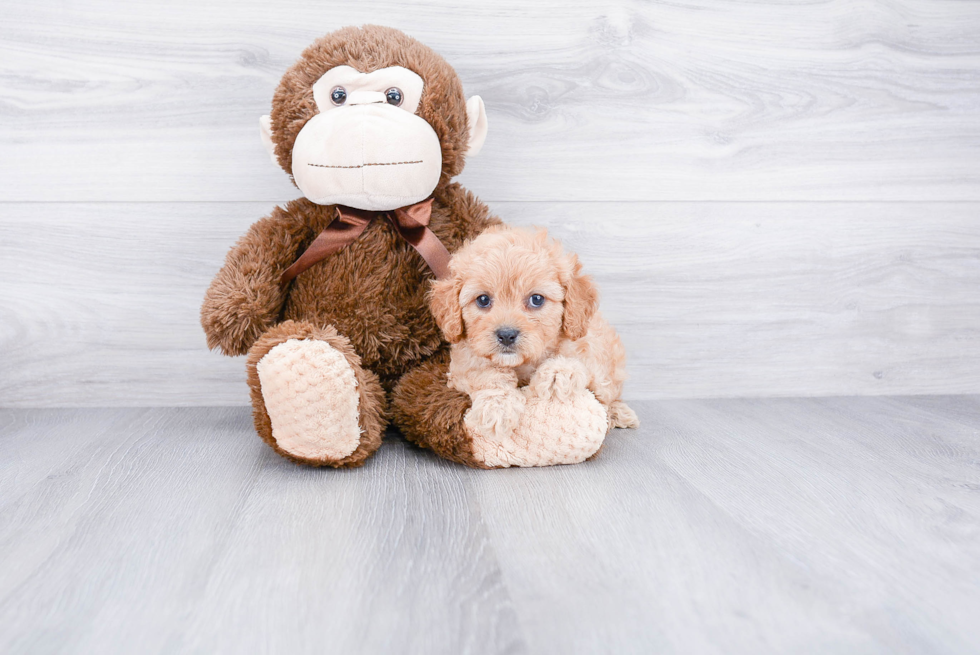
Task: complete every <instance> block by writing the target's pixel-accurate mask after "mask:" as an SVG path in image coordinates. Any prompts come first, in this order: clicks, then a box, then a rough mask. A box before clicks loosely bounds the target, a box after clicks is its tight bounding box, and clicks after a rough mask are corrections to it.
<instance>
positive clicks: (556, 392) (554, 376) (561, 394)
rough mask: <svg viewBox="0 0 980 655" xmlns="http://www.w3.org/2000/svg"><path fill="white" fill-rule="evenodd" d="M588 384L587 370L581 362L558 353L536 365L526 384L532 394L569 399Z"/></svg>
mask: <svg viewBox="0 0 980 655" xmlns="http://www.w3.org/2000/svg"><path fill="white" fill-rule="evenodd" d="M588 384H589V372H588V371H587V370H586V368H585V366H584V365H583V364H582V362H580V361H578V360H577V359H572V358H571V357H563V356H561V355H558V356H557V357H552V358H550V359H546V360H545V361H544V362H542V363H541V365H540V366H538V369H537V370H536V371H535V372H534V375H532V376H531V380H530V382H528V385H527V391H528V393H530V394H531V395H532V396H535V397H538V398H542V399H552V398H553V399H555V400H559V401H570V400H572V399H573V398H574V397H575V396H576V395H578V394H580V393H581V392H582V391H583V390H584V389H586V388H587V386H588Z"/></svg>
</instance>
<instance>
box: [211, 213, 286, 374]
mask: <svg viewBox="0 0 980 655" xmlns="http://www.w3.org/2000/svg"><path fill="white" fill-rule="evenodd" d="M286 218H287V217H286V215H285V212H284V211H283V210H281V209H279V208H278V207H277V208H276V211H275V212H273V214H272V216H270V217H269V218H264V219H262V220H261V221H258V222H257V223H255V224H254V225H253V226H252V227H251V229H249V231H248V232H247V233H246V234H245V236H243V237H242V238H241V239H240V240H239V241H238V243H236V244H235V246H234V247H233V248H232V249H231V251H230V252H229V253H228V257H227V258H226V259H225V265H224V266H223V267H222V268H221V270H220V271H218V274H217V275H216V276H215V278H214V280H212V282H211V286H210V287H209V288H208V290H207V293H206V294H205V295H204V304H203V305H202V306H201V327H203V328H204V333H205V334H206V335H207V339H208V347H209V348H211V349H214V348H221V350H222V352H224V353H225V354H226V355H244V354H246V353H247V352H248V349H249V348H251V347H252V344H253V343H255V341H256V340H257V339H258V338H259V337H260V336H261V335H262V333H263V332H265V331H266V330H268V329H269V328H271V327H272V326H273V325H275V323H276V320H277V318H278V316H279V311H280V310H281V309H282V305H283V303H284V302H285V300H286V293H285V291H283V290H282V289H280V287H279V278H280V276H281V275H282V271H283V270H285V268H286V267H287V266H289V265H290V264H291V263H292V261H293V259H294V258H295V256H296V250H297V249H298V245H299V244H298V243H293V242H292V241H291V240H290V239H285V238H283V232H284V230H283V223H284V222H285V219H286Z"/></svg>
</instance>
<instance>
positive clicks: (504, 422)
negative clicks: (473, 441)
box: [464, 384, 526, 441]
mask: <svg viewBox="0 0 980 655" xmlns="http://www.w3.org/2000/svg"><path fill="white" fill-rule="evenodd" d="M472 400H473V405H472V407H470V411H469V412H468V413H467V414H466V418H465V419H464V423H465V424H466V427H468V428H470V429H471V430H473V431H475V432H476V433H478V434H482V435H485V436H493V438H494V439H496V440H497V441H504V440H505V439H507V438H508V437H510V436H511V435H512V434H513V433H514V429H515V428H516V427H517V424H518V422H520V420H521V414H522V413H523V412H524V405H525V404H526V401H525V399H524V395H523V394H522V393H521V392H519V391H518V390H517V385H516V384H515V385H514V388H512V389H483V390H481V391H477V392H476V393H474V394H473V396H472Z"/></svg>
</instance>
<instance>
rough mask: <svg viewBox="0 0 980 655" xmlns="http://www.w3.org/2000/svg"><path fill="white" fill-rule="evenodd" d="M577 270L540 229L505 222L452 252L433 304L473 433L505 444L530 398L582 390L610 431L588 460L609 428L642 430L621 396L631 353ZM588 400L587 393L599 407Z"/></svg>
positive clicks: (576, 263)
mask: <svg viewBox="0 0 980 655" xmlns="http://www.w3.org/2000/svg"><path fill="white" fill-rule="evenodd" d="M581 269H582V265H581V264H580V263H579V261H578V257H577V256H575V255H574V254H572V253H566V252H564V250H563V249H562V247H561V245H560V244H559V243H558V242H557V241H555V240H553V239H550V238H548V235H547V233H546V232H545V231H544V230H529V229H521V228H512V227H508V226H503V225H501V226H494V227H491V228H489V229H488V230H486V231H485V232H483V234H481V235H480V236H479V237H477V238H476V239H474V240H472V241H470V242H468V243H467V244H466V245H464V246H463V248H461V249H460V250H459V251H457V252H456V253H455V254H454V255H453V257H452V260H451V262H450V276H449V277H448V278H446V279H443V280H440V281H437V282H435V283H434V285H433V288H432V294H431V307H432V313H433V315H434V316H435V318H436V321H437V322H438V324H439V327H440V328H441V329H442V331H443V332H444V333H445V335H446V338H447V339H448V340H449V342H450V343H451V344H453V346H452V361H451V363H450V368H449V386H450V387H453V388H455V389H458V390H459V391H462V392H464V393H467V394H469V396H470V398H471V400H472V407H471V409H470V411H469V413H468V414H467V417H466V425H467V428H468V429H470V430H471V431H473V432H474V433H477V434H480V435H489V436H490V437H492V438H496V439H497V440H505V439H507V438H509V437H510V436H511V435H512V433H513V432H514V430H515V428H517V427H518V425H519V424H520V422H521V416H522V414H523V413H524V411H525V407H526V406H527V405H528V403H529V402H530V400H529V399H533V398H539V399H540V398H545V399H549V398H550V399H555V400H556V401H559V402H560V401H563V400H566V401H567V400H568V399H570V398H572V397H573V396H574V394H576V393H580V394H582V393H585V391H584V390H585V389H588V391H589V392H591V395H594V397H595V400H598V402H599V403H600V404H601V406H602V408H604V410H605V412H604V417H603V416H602V414H603V412H602V409H600V408H599V407H598V405H596V412H593V413H594V414H595V413H598V414H599V416H600V420H605V425H603V424H601V423H600V424H599V425H600V429H599V435H600V436H599V439H598V442H597V443H594V444H593V445H592V446H591V448H592V451H591V452H589V453H588V455H591V454H592V453H593V452H595V451H597V450H598V448H599V446H600V445H601V438H602V436H604V435H605V432H606V431H607V430H608V429H611V428H614V427H624V428H625V427H636V426H638V425H639V421H638V420H637V417H636V414H635V413H634V412H633V410H631V409H630V408H629V407H627V406H626V404H625V403H624V402H623V401H622V400H621V399H620V394H621V393H622V390H623V381H624V380H625V379H626V352H625V350H624V348H623V344H622V342H621V341H620V339H619V336H618V335H617V334H616V331H615V330H614V329H613V328H612V326H610V325H609V324H608V323H606V321H605V320H603V318H602V317H601V316H600V315H599V312H598V311H597V309H598V304H599V298H598V295H599V294H598V291H597V290H596V287H595V285H594V284H593V282H592V280H591V278H589V277H588V276H587V275H584V274H583V273H582V270H581ZM591 395H589V394H587V393H585V396H586V397H587V398H588V401H589V402H590V403H592V404H593V405H595V400H593V399H592V398H591ZM580 404H581V403H580ZM563 411H564V410H561V409H560V408H559V409H557V410H556V409H552V410H550V414H551V415H552V416H555V415H557V414H561V413H563ZM564 413H567V412H564ZM545 414H548V411H545ZM545 414H542V415H545ZM556 420H560V417H558V418H556ZM592 423H593V424H594V423H595V421H592ZM566 424H567V421H566ZM562 429H564V430H566V432H567V429H568V428H562ZM545 437H547V435H545ZM556 438H557V437H556ZM592 441H593V442H595V441H596V439H595V438H592ZM586 456H587V455H586ZM582 459H585V457H580V458H578V459H576V460H575V461H581V460H582ZM546 463H568V462H566V461H561V462H546ZM504 465H511V464H504ZM517 465H541V464H533V463H531V464H528V463H524V462H521V463H518V464H517Z"/></svg>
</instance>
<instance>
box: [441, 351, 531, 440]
mask: <svg viewBox="0 0 980 655" xmlns="http://www.w3.org/2000/svg"><path fill="white" fill-rule="evenodd" d="M449 386H450V387H452V388H454V389H458V390H459V391H462V392H464V393H466V394H469V396H470V400H471V402H472V405H471V407H470V410H469V411H468V412H467V413H466V416H465V417H464V419H463V422H464V424H465V425H466V427H467V428H469V429H470V430H471V431H472V432H475V433H476V434H480V435H483V436H485V437H490V438H493V439H495V440H497V441H503V440H504V439H506V438H508V437H510V436H511V434H512V433H513V432H514V429H515V428H516V427H517V424H518V422H519V421H520V419H521V413H523V411H524V405H525V404H526V400H525V398H524V394H522V393H521V392H520V391H519V390H518V389H517V373H516V371H514V370H513V369H507V368H500V367H497V366H493V365H491V364H489V363H488V362H487V361H486V359H484V358H482V357H478V356H475V355H473V353H471V352H470V351H469V350H468V349H467V348H465V347H464V346H459V347H457V346H454V347H453V356H452V362H451V363H450V365H449Z"/></svg>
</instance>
